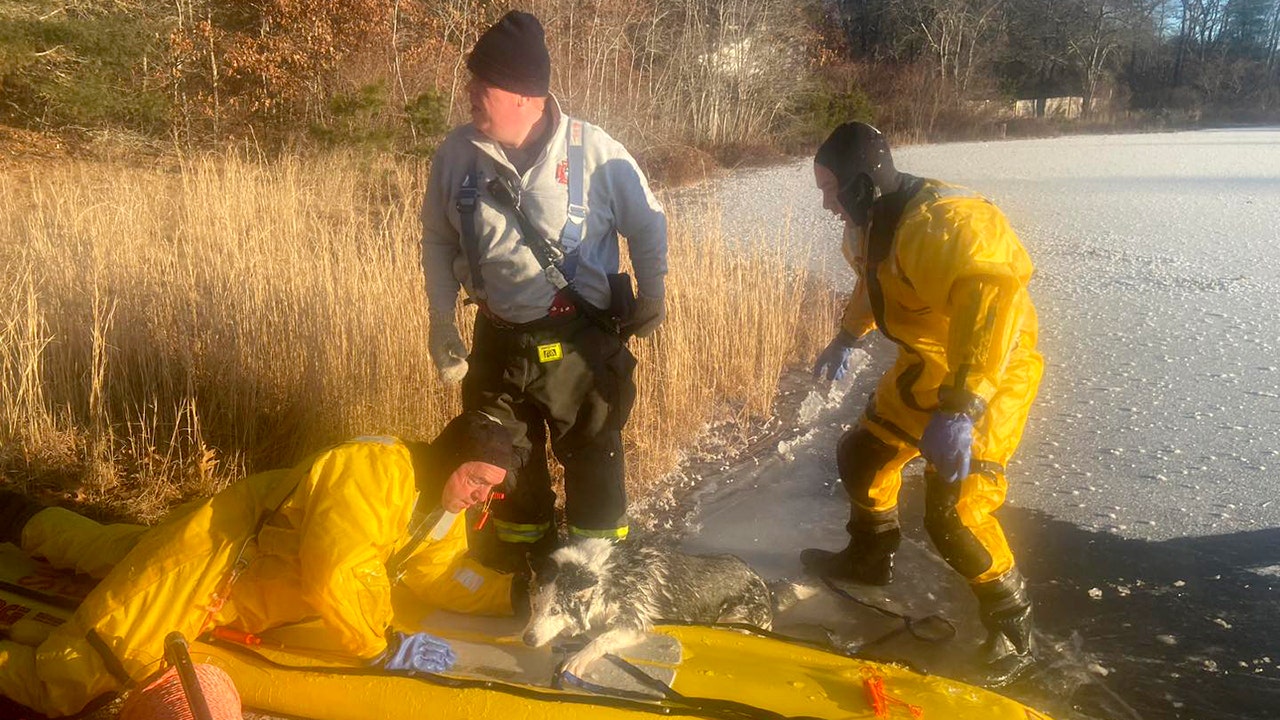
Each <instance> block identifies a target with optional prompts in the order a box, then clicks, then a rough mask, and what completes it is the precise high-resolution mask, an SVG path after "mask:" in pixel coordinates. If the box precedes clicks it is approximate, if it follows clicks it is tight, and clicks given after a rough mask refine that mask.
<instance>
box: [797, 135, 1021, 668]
mask: <svg viewBox="0 0 1280 720" xmlns="http://www.w3.org/2000/svg"><path fill="white" fill-rule="evenodd" d="M814 178H815V180H816V182H817V185H818V188H819V189H820V190H821V191H822V197H823V205H824V207H826V208H827V209H828V210H830V211H832V212H834V213H836V214H837V215H839V216H840V217H841V218H842V219H844V221H845V237H844V252H845V257H846V258H847V259H848V260H849V262H850V264H851V265H852V266H853V268H854V270H855V272H856V273H857V275H858V283H857V287H856V288H855V290H854V293H853V296H852V297H851V298H850V300H849V304H848V306H847V307H846V309H845V313H844V317H843V319H842V322H841V328H840V332H839V334H838V335H837V336H836V338H835V339H834V340H833V341H832V342H831V344H830V345H829V346H828V347H827V349H826V350H824V351H823V353H822V354H821V355H820V356H819V358H818V363H817V365H816V367H815V368H814V371H815V373H818V374H825V375H826V376H827V378H828V379H838V377H839V376H840V375H843V374H844V372H846V371H847V368H848V363H849V359H850V355H851V353H852V351H853V349H854V347H855V346H856V345H857V344H858V343H859V342H860V340H861V339H862V338H863V336H865V335H867V333H869V332H870V331H871V330H872V329H874V328H876V327H878V328H879V329H880V331H881V332H882V333H883V334H884V335H885V336H886V337H888V338H889V339H890V340H892V341H893V342H894V343H895V344H897V346H898V357H897V361H896V362H895V363H894V365H893V368H892V369H891V370H890V371H889V372H888V373H886V374H885V376H884V377H883V378H882V379H881V381H880V384H879V386H878V387H877V388H876V391H875V393H874V394H873V396H872V398H871V401H870V402H869V404H868V406H867V409H866V411H865V412H864V413H863V415H862V418H861V420H860V422H859V424H858V426H857V427H856V428H854V429H852V430H850V431H849V432H848V433H846V434H845V435H844V436H843V437H842V438H841V439H840V443H839V446H838V450H837V464H838V466H839V471H840V478H841V481H842V483H843V485H844V488H845V490H846V492H848V494H849V498H850V501H851V506H852V507H851V512H850V519H849V523H848V525H847V530H848V533H849V535H850V540H849V543H848V545H847V547H845V548H844V549H843V550H841V551H839V552H832V551H829V550H820V549H816V548H810V549H807V550H805V551H804V552H803V553H801V560H802V561H803V563H804V564H805V566H806V568H808V569H809V570H811V571H813V572H816V573H818V574H820V575H823V576H826V577H832V578H839V579H846V580H852V581H855V582H860V583H863V584H872V585H884V584H887V583H888V582H889V581H890V580H891V579H892V570H893V553H894V551H896V550H897V548H898V544H899V541H900V530H899V524H898V491H899V489H900V488H901V485H902V469H903V466H905V465H906V464H907V463H908V462H909V461H911V460H912V459H913V458H915V457H916V456H918V455H923V456H924V458H925V461H926V466H925V494H926V511H925V526H926V528H927V530H928V532H929V537H930V538H931V539H932V540H933V543H934V545H935V546H936V547H937V548H938V550H939V551H940V552H941V554H942V556H943V558H945V559H946V561H947V563H948V564H950V565H951V567H952V568H954V569H955V570H956V572H958V573H960V574H961V575H963V576H964V577H965V578H966V579H967V580H968V581H969V583H970V586H971V588H972V589H973V592H974V594H975V595H976V596H977V598H978V603H979V611H980V613H981V615H982V620H983V623H984V625H985V626H986V628H987V629H988V632H989V636H988V641H987V643H986V645H985V646H984V660H985V663H986V666H985V668H986V672H985V674H986V681H987V683H988V684H992V685H1002V684H1006V683H1008V682H1011V681H1012V680H1014V679H1016V677H1018V676H1019V675H1020V674H1021V673H1022V672H1023V671H1025V670H1026V669H1028V668H1029V667H1030V666H1031V664H1032V663H1033V662H1034V659H1033V655H1032V651H1033V648H1032V639H1031V630H1032V625H1031V601H1030V599H1029V598H1028V597H1027V592H1026V588H1025V582H1024V580H1023V577H1022V574H1021V573H1020V572H1019V571H1018V568H1017V566H1016V565H1015V564H1014V559H1013V554H1012V553H1011V552H1010V550H1009V544H1008V542H1007V541H1006V540H1005V536H1004V532H1003V531H1002V530H1001V527H1000V523H999V522H997V521H996V519H995V517H993V516H992V512H993V511H994V510H996V509H997V508H999V507H1000V506H1001V504H1003V503H1004V499H1005V493H1006V490H1007V487H1008V486H1007V483H1006V481H1005V465H1006V463H1008V461H1009V458H1010V457H1011V456H1012V455H1013V452H1014V450H1015V449H1016V448H1017V446H1018V441H1019V440H1020V439H1021V437H1022V431H1023V427H1024V425H1025V424H1026V420H1027V412H1028V410H1029V409H1030V407H1031V404H1032V401H1033V400H1034V399H1035V395H1036V389H1037V387H1038V386H1039V383H1040V376H1041V373H1042V371H1043V367H1044V362H1043V360H1042V358H1041V356H1040V354H1039V353H1037V352H1036V334H1037V327H1036V313H1035V308H1034V307H1033V306H1032V304H1031V299H1030V298H1029V296H1028V295H1027V283H1028V281H1029V280H1030V279H1031V275H1032V273H1033V271H1034V267H1033V266H1032V264H1031V259H1030V258H1029V257H1028V256H1027V252H1026V250H1025V249H1024V248H1023V247H1022V244H1021V243H1020V242H1019V241H1018V238H1017V236H1016V235H1015V234H1014V232H1013V229H1012V228H1011V227H1010V226H1009V222H1008V221H1007V220H1006V219H1005V216H1004V215H1003V214H1002V213H1001V212H1000V210H999V209H998V208H996V206H995V205H993V204H992V203H991V202H990V201H988V200H986V199H984V198H982V197H980V196H979V195H977V194H975V193H973V192H971V191H968V190H965V189H963V188H959V187H955V186H951V185H946V184H943V183H941V182H938V181H936V180H929V179H924V178H917V177H913V176H911V175H907V174H905V173H900V172H898V171H897V170H896V169H895V168H894V165H893V158H892V156H891V154H890V151H889V144H888V142H887V141H886V140H885V138H884V136H883V135H882V134H881V133H880V132H879V131H878V130H876V129H875V128H873V127H871V126H870V125H866V124H864V123H846V124H844V125H841V126H840V127H838V128H836V130H835V131H834V132H833V133H832V134H831V136H830V137H829V138H828V139H827V140H826V141H825V142H824V143H823V145H822V146H821V147H820V148H819V149H818V152H817V154H816V156H815V158H814Z"/></svg>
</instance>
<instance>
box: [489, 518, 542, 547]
mask: <svg viewBox="0 0 1280 720" xmlns="http://www.w3.org/2000/svg"><path fill="white" fill-rule="evenodd" d="M493 529H494V530H496V531H497V533H498V539H499V540H501V541H502V542H511V543H536V542H538V541H539V540H541V539H542V536H543V535H546V534H547V531H548V530H550V529H551V523H513V522H507V521H505V520H498V519H496V518H495V519H494V521H493Z"/></svg>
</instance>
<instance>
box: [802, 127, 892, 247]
mask: <svg viewBox="0 0 1280 720" xmlns="http://www.w3.org/2000/svg"><path fill="white" fill-rule="evenodd" d="M813 161H814V162H815V163H817V164H818V165H821V166H822V167H824V168H826V169H828V170H830V171H831V173H832V174H833V175H835V176H836V182H837V187H838V193H837V196H836V197H837V199H838V200H839V201H840V205H841V206H843V207H844V209H845V212H847V213H849V217H850V218H851V219H852V220H853V222H854V224H856V225H859V226H865V225H866V224H867V222H868V220H869V219H870V214H871V206H872V204H873V203H874V202H875V201H876V199H877V198H879V197H880V196H882V195H889V194H891V193H893V192H896V191H897V190H898V187H899V185H901V182H902V181H901V178H900V177H899V174H898V171H897V170H896V169H895V168H894V166H893V155H892V154H891V153H890V152H889V141H888V139H887V138H885V136H884V133H881V132H880V131H879V130H877V129H875V128H874V127H872V126H870V125H868V124H866V123H861V122H849V123H845V124H843V125H841V126H840V127H837V128H836V129H835V130H833V131H832V132H831V135H830V136H828V137H827V139H826V140H825V141H824V142H823V143H822V145H821V146H820V147H819V148H818V152H817V153H815V154H814V157H813Z"/></svg>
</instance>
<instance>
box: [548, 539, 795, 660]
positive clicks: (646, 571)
mask: <svg viewBox="0 0 1280 720" xmlns="http://www.w3.org/2000/svg"><path fill="white" fill-rule="evenodd" d="M815 592H816V588H813V587H807V586H802V585H796V584H793V583H790V582H785V581H783V582H779V583H776V584H775V585H774V586H773V587H770V585H769V584H767V583H765V581H764V580H763V579H762V578H761V577H760V576H759V575H757V574H756V573H755V571H754V570H752V569H751V568H750V567H748V566H747V564H746V563H744V562H743V561H742V560H740V559H738V558H736V557H734V556H733V555H686V554H684V553H680V552H677V551H675V550H673V549H671V548H667V547H662V546H654V545H644V544H640V543H637V542H634V541H630V542H624V543H620V544H616V545H615V544H613V543H611V542H609V541H607V540H586V541H584V542H581V543H578V544H575V545H571V546H569V547H564V548H561V549H559V550H557V551H555V552H554V553H552V554H551V557H550V559H549V561H548V563H547V565H546V566H545V567H544V568H543V569H542V571H541V572H537V573H535V575H534V578H533V586H532V588H531V591H530V600H531V602H532V606H533V607H532V615H531V617H530V619H529V624H528V626H527V627H526V628H525V631H524V642H525V644H527V645H531V646H533V647H540V646H542V645H546V644H547V643H549V642H551V641H552V640H554V639H555V638H557V637H559V636H561V635H570V636H572V635H579V634H583V633H587V632H589V631H592V630H597V631H598V630H603V632H602V633H600V634H599V635H597V636H596V637H595V638H594V639H592V640H591V641H590V642H589V643H587V645H586V647H584V648H583V649H582V650H580V651H579V652H578V653H577V654H575V655H574V656H573V657H572V658H570V659H569V662H567V663H566V664H565V667H564V669H565V671H566V672H569V673H571V674H573V675H576V676H578V677H582V673H583V672H585V671H586V669H587V667H588V666H590V665H591V663H592V662H594V661H595V660H597V659H598V658H600V657H603V656H604V655H606V654H609V653H613V652H617V651H619V650H621V649H623V648H626V647H630V646H632V645H635V644H636V643H639V642H640V641H641V640H643V639H644V633H645V632H646V631H648V630H649V629H650V628H651V627H652V626H653V624H654V623H656V622H658V621H661V620H671V621H684V622H695V623H715V622H721V623H730V622H732V623H746V624H748V625H754V626H755V627H758V628H761V629H763V630H769V629H770V628H772V626H773V614H774V612H775V611H781V610H785V609H786V608H788V607H790V606H791V605H794V604H795V603H796V602H797V601H799V600H803V599H805V598H807V597H810V596H811V595H813V594H814V593H815Z"/></svg>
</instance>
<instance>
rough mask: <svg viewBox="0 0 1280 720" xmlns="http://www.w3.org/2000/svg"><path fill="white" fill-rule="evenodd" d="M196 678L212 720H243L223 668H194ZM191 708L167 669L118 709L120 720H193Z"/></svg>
mask: <svg viewBox="0 0 1280 720" xmlns="http://www.w3.org/2000/svg"><path fill="white" fill-rule="evenodd" d="M195 670H196V678H197V679H198V680H199V681H200V688H201V690H203V691H204V697H205V700H206V701H207V702H208V703H209V713H210V715H211V716H212V717H213V720H243V717H244V711H243V709H242V708H241V706H240V694H239V693H238V692H236V686H235V684H234V683H233V682H231V676H229V675H227V673H226V672H224V671H223V670H222V668H220V667H217V666H216V665H209V664H207V663H198V664H196V666H195ZM193 718H194V716H193V715H192V713H191V706H190V705H189V704H187V696H186V695H185V694H183V692H182V682H181V681H180V680H179V679H178V671H177V669H176V668H169V670H168V672H166V673H165V674H163V675H161V676H160V677H159V678H157V679H156V681H155V682H153V683H151V684H150V685H148V686H146V687H144V688H139V689H137V690H134V691H133V692H131V693H129V697H128V698H127V699H126V700H125V702H124V705H123V706H121V708H120V716H119V720H193Z"/></svg>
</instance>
